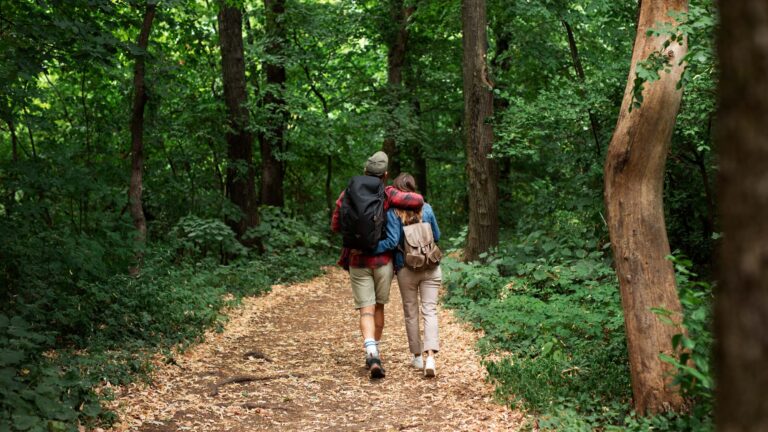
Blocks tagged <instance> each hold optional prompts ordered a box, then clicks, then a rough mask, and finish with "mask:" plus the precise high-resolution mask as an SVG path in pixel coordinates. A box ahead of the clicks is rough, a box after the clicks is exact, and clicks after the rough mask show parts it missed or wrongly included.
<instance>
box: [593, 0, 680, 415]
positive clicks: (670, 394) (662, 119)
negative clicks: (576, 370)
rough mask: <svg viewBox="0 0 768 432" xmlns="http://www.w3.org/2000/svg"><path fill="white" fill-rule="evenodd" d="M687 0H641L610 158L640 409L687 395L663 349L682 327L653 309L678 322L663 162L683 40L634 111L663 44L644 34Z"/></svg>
mask: <svg viewBox="0 0 768 432" xmlns="http://www.w3.org/2000/svg"><path fill="white" fill-rule="evenodd" d="M687 9H688V2H687V1H686V0H645V1H643V2H642V3H641V7H640V14H639V18H638V24H637V34H636V37H635V45H634V49H633V52H632V65H631V67H630V71H629V79H628V82H627V87H626V89H625V92H624V100H623V102H622V105H621V111H620V113H619V120H618V123H617V125H616V130H615V131H614V134H613V138H612V139H611V144H610V146H609V148H608V156H607V160H606V163H605V205H606V208H607V216H608V228H609V230H610V236H611V247H612V249H613V257H614V261H615V266H616V274H617V276H618V279H619V286H620V287H621V300H622V307H623V309H624V322H625V325H626V331H627V349H628V351H629V363H630V372H631V379H632V392H633V394H634V403H635V410H636V411H637V412H638V413H640V414H641V415H643V414H651V413H658V412H662V411H668V410H679V409H680V408H681V407H682V406H683V399H682V397H681V396H680V394H679V393H678V392H677V391H675V389H674V388H673V386H672V383H671V378H670V376H669V374H670V373H672V372H673V370H672V368H671V366H669V365H667V364H666V363H664V362H662V361H661V360H660V359H659V353H667V354H670V353H671V352H672V343H671V339H672V336H674V335H675V334H678V333H680V332H681V329H680V328H679V327H678V326H673V325H668V324H665V323H664V322H662V321H661V320H660V319H659V316H657V315H656V314H654V313H653V312H652V311H651V308H663V309H666V310H668V311H670V312H671V313H672V315H671V319H673V320H674V321H677V322H679V321H681V320H682V317H681V314H682V312H681V307H680V301H679V299H678V295H677V289H676V287H675V274H674V270H673V268H672V263H671V262H670V261H669V260H667V259H666V257H667V256H668V255H669V253H670V250H669V242H668V240H667V230H666V226H665V223H664V203H663V186H664V164H665V161H666V157H667V152H668V150H669V143H670V138H671V136H672V131H673V129H674V126H675V118H676V116H677V112H678V109H679V108H680V99H681V96H682V92H681V91H680V90H677V89H676V85H677V83H678V82H679V80H680V76H681V74H682V71H683V66H682V65H680V61H681V60H682V58H683V57H684V56H685V53H686V47H685V45H679V44H677V43H673V44H672V45H670V47H668V48H666V49H665V51H664V53H663V54H664V55H665V56H668V58H669V60H670V65H669V69H670V73H665V72H661V79H660V80H658V81H656V82H653V83H646V85H645V87H646V88H645V90H644V91H643V103H642V106H640V107H639V108H638V107H636V108H634V109H632V110H631V111H630V107H631V106H632V102H633V93H632V91H633V86H634V81H635V67H636V65H637V63H638V62H640V61H642V60H644V59H646V58H648V56H649V55H650V54H651V53H653V52H656V51H659V50H661V49H663V47H662V45H663V43H664V41H665V40H666V38H659V37H652V36H647V35H646V32H647V31H648V30H649V29H651V28H654V27H656V26H657V25H658V23H659V22H670V21H671V18H670V17H669V13H670V12H671V11H686V10H687Z"/></svg>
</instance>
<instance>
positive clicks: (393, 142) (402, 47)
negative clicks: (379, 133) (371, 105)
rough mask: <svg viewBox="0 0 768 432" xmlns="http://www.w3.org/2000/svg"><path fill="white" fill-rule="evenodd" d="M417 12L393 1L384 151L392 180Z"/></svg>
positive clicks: (396, 169)
mask: <svg viewBox="0 0 768 432" xmlns="http://www.w3.org/2000/svg"><path fill="white" fill-rule="evenodd" d="M414 11H415V8H413V7H409V8H406V7H405V6H404V4H403V0H391V3H390V18H391V24H392V25H393V26H394V27H395V31H394V32H392V34H391V35H388V37H387V99H388V101H387V105H388V111H389V118H390V125H389V128H388V129H387V131H386V134H385V137H384V145H383V146H382V150H383V151H384V153H386V154H387V156H389V176H390V177H392V178H394V177H395V176H397V175H398V174H400V170H401V163H400V144H402V143H398V142H397V131H399V130H400V129H401V125H400V122H399V121H398V119H397V117H396V113H395V111H396V110H397V108H398V107H399V105H400V103H401V98H402V95H403V67H404V65H405V55H406V52H407V49H408V18H409V17H410V16H411V14H413V12H414Z"/></svg>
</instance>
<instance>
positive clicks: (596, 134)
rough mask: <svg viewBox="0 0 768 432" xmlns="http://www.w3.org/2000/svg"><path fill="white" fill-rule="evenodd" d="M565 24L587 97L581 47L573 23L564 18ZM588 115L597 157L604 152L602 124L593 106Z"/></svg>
mask: <svg viewBox="0 0 768 432" xmlns="http://www.w3.org/2000/svg"><path fill="white" fill-rule="evenodd" d="M563 26H564V27H565V31H566V33H567V35H568V47H569V48H570V50H571V60H572V61H573V69H574V70H575V71H576V76H577V77H578V79H579V83H580V84H581V87H580V91H579V93H580V96H581V97H582V98H585V97H586V96H587V92H586V90H585V89H584V86H586V85H587V76H586V74H584V66H582V64H581V56H579V47H578V46H577V45H576V37H575V36H574V35H573V29H572V28H571V24H570V23H568V21H566V20H563ZM587 115H588V116H589V125H590V127H591V128H592V137H593V138H594V139H595V154H596V155H597V157H600V155H601V154H602V150H601V149H600V124H599V123H598V122H597V117H596V116H595V113H594V112H592V109H591V108H587Z"/></svg>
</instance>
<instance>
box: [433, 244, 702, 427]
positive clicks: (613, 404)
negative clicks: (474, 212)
mask: <svg viewBox="0 0 768 432" xmlns="http://www.w3.org/2000/svg"><path fill="white" fill-rule="evenodd" d="M598 246H599V242H597V241H595V240H592V239H590V237H589V236H585V237H584V238H575V237H573V236H560V238H557V237H555V236H553V235H552V234H546V233H544V232H542V231H534V232H532V233H530V234H528V235H525V236H523V237H522V238H521V239H520V240H519V241H516V242H514V241H509V240H508V241H505V242H502V246H501V247H499V248H498V249H497V250H496V251H494V252H492V253H488V254H485V255H484V256H483V257H482V258H483V260H484V263H477V262H475V263H461V262H457V261H455V260H453V259H446V260H445V261H444V263H443V268H444V270H445V272H444V274H445V277H444V279H445V280H444V283H445V286H446V288H447V293H448V294H447V296H446V298H445V299H444V301H445V302H446V304H447V305H449V306H450V307H453V308H456V310H457V313H458V314H459V316H461V317H463V318H465V319H467V320H468V321H470V322H471V323H472V324H473V325H475V326H476V327H477V328H480V329H482V330H483V332H484V336H483V338H482V339H481V341H480V345H479V346H480V349H481V353H483V354H486V355H488V354H496V355H493V356H490V357H487V359H486V360H485V361H484V364H485V366H486V368H487V370H488V374H489V378H490V380H491V381H492V382H493V383H494V384H495V387H496V394H497V396H498V397H499V398H500V399H501V400H503V401H506V402H507V403H509V404H511V405H514V406H521V407H523V408H526V409H528V410H530V411H531V412H533V413H534V414H536V415H537V418H538V421H539V427H541V429H542V430H569V431H570V430H577V431H578V430H584V431H591V430H596V429H598V430H638V431H640V430H648V429H649V428H653V429H654V430H668V431H672V430H675V431H677V430H691V431H693V430H708V429H711V426H712V423H711V396H712V394H711V390H712V389H711V378H710V376H709V367H708V365H709V358H708V352H709V349H710V348H711V332H710V329H709V323H708V318H709V316H710V315H709V300H710V299H711V288H710V287H709V286H708V285H706V284H702V283H694V282H690V280H689V279H690V278H691V277H692V276H693V274H692V273H691V272H690V265H691V263H690V262H689V261H687V260H684V259H682V258H679V259H675V264H676V268H677V274H678V284H679V286H680V295H681V301H682V303H683V306H684V309H685V312H686V315H685V316H686V319H685V324H686V326H687V328H688V337H683V336H682V335H680V336H678V337H676V339H675V341H676V342H677V344H678V345H679V346H680V347H684V348H686V349H687V353H686V352H682V354H681V357H677V358H671V357H670V358H667V361H669V362H670V363H673V364H674V365H675V366H676V367H677V368H678V371H679V373H678V375H677V378H676V381H677V383H678V384H679V385H681V390H682V391H683V393H684V395H685V396H686V397H687V398H688V399H689V400H690V401H691V405H692V406H694V411H692V412H691V413H686V414H683V415H666V416H658V417H651V418H638V417H636V416H634V415H633V413H632V412H631V398H632V391H631V386H630V382H629V365H628V358H627V351H626V341H625V333H624V318H623V312H622V309H621V299H620V295H619V289H618V284H617V282H616V280H615V273H614V271H613V269H612V268H611V266H610V264H611V263H610V261H609V260H608V258H607V257H606V255H605V253H604V252H605V247H598ZM689 358H692V359H693V360H694V365H695V366H690V365H688V364H687V363H686V361H687V360H688V359H689ZM488 359H493V360H488Z"/></svg>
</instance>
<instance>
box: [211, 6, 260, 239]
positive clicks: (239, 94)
mask: <svg viewBox="0 0 768 432" xmlns="http://www.w3.org/2000/svg"><path fill="white" fill-rule="evenodd" d="M218 22H219V42H220V45H221V69H222V74H223V81H224V102H225V103H226V106H227V111H228V124H229V129H228V131H227V134H226V138H227V156H228V164H227V196H228V197H229V199H230V200H231V201H232V203H233V204H235V205H236V206H237V207H238V208H239V209H240V210H241V212H242V216H241V217H239V218H231V217H230V218H229V220H228V223H229V225H230V226H231V227H232V228H233V230H234V231H235V233H236V234H237V236H238V238H240V237H242V235H243V234H245V232H246V230H248V228H250V227H253V226H256V225H257V224H258V217H259V216H258V210H257V202H256V201H257V200H256V185H255V174H254V166H253V135H252V134H251V132H249V130H248V109H247V108H246V106H245V103H246V101H247V98H248V96H247V93H246V86H245V59H244V54H243V28H242V26H243V17H242V13H241V11H240V9H239V8H237V7H234V6H229V5H228V3H227V2H225V1H221V2H220V4H219V15H218Z"/></svg>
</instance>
